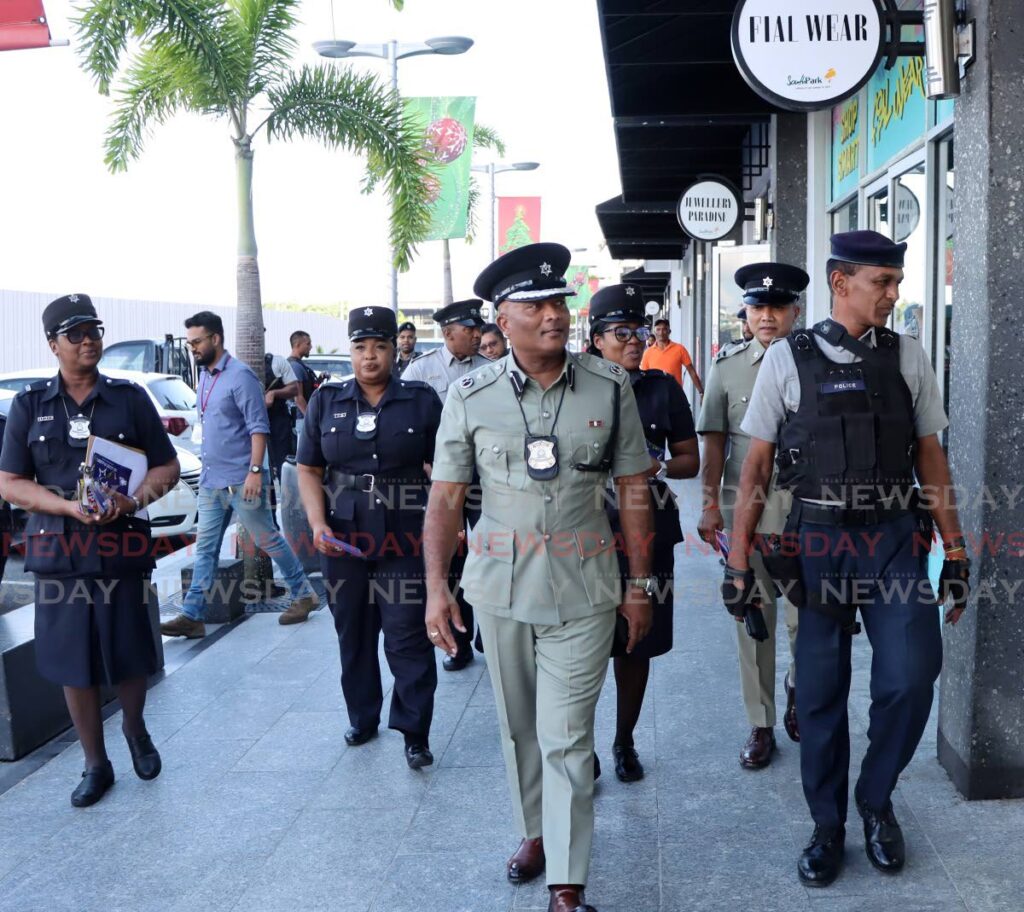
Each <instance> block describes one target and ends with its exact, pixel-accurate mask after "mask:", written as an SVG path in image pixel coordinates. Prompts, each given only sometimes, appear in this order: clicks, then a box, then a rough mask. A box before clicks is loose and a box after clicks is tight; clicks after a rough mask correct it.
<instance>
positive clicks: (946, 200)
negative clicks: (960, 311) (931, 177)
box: [935, 139, 956, 407]
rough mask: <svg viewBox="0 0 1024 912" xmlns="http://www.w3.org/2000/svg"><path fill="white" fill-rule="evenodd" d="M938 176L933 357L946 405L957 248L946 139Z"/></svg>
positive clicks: (949, 148)
mask: <svg viewBox="0 0 1024 912" xmlns="http://www.w3.org/2000/svg"><path fill="white" fill-rule="evenodd" d="M938 152H939V156H938V161H939V168H938V171H939V175H938V184H939V186H938V195H937V198H938V217H939V231H938V242H937V247H938V251H937V252H938V256H937V257H936V263H935V266H936V272H937V276H936V286H935V287H936V288H937V289H938V293H937V295H936V298H937V299H938V301H937V303H938V307H939V309H940V312H939V313H938V314H937V315H936V316H937V325H938V328H939V332H938V339H937V340H936V342H937V345H938V346H939V351H938V352H937V358H936V362H937V363H936V369H937V370H940V371H941V373H940V374H939V378H940V382H941V383H942V398H943V401H944V402H945V403H946V404H947V407H948V404H949V373H950V352H951V351H952V347H951V346H952V342H951V340H952V336H951V331H952V328H953V263H954V252H955V250H956V238H955V237H954V235H953V205H954V197H955V190H956V182H955V175H954V172H953V140H952V139H947V140H944V141H943V142H940V143H939V148H938Z"/></svg>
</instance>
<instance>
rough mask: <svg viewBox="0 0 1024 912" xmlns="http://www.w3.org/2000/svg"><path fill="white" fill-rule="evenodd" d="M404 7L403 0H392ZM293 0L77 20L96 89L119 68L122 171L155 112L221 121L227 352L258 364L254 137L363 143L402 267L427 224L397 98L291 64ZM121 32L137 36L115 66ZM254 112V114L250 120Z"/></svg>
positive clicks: (113, 140)
mask: <svg viewBox="0 0 1024 912" xmlns="http://www.w3.org/2000/svg"><path fill="white" fill-rule="evenodd" d="M389 2H390V3H391V5H392V6H394V7H395V8H396V9H401V8H402V5H403V0H389ZM299 3H300V0H146V2H140V0H94V2H90V3H88V4H87V5H85V6H84V7H82V8H81V9H80V10H79V12H80V14H81V15H80V18H78V19H77V20H76V21H75V25H76V27H77V31H78V36H79V39H80V41H81V56H82V60H83V66H84V68H85V69H86V71H87V72H88V73H89V74H90V75H91V76H92V77H93V78H94V79H95V81H96V85H97V88H98V89H99V91H100V92H101V93H103V94H104V95H107V94H110V90H111V84H112V83H113V81H114V80H115V79H116V78H117V77H118V76H119V73H120V83H119V85H118V87H117V91H116V101H115V108H114V116H113V119H112V121H111V124H110V127H109V129H108V130H107V136H106V149H105V153H106V154H105V161H106V164H107V166H108V167H109V168H110V170H111V171H113V172H117V171H124V170H125V169H126V168H127V167H128V165H129V163H130V162H131V161H133V160H135V159H137V158H139V156H140V155H141V154H142V150H143V145H144V141H145V139H146V138H147V136H148V134H149V132H150V129H151V127H152V126H153V125H154V124H162V123H164V122H165V121H166V120H167V119H168V118H170V117H171V116H172V115H174V114H176V113H178V112H180V111H188V112H191V113H194V114H202V115H205V116H209V117H215V118H218V119H220V120H224V121H227V122H228V124H229V126H230V132H231V139H232V142H233V144H234V155H235V172H236V177H237V199H238V263H237V302H238V315H237V337H236V340H235V355H236V356H237V357H238V358H240V359H241V360H242V361H244V362H245V363H247V364H248V365H249V366H250V367H252V368H253V370H254V371H256V375H257V376H258V377H262V376H263V351H264V349H263V310H262V304H261V299H260V275H259V266H258V262H257V250H256V230H255V223H254V217H253V200H252V177H253V143H254V140H255V139H256V137H257V136H258V135H260V134H261V133H262V134H263V135H264V137H265V138H266V140H267V141H270V140H272V139H284V140H288V139H292V138H294V137H299V138H303V139H314V140H318V141H320V142H322V143H324V144H326V145H328V146H331V147H337V148H342V149H346V150H348V151H352V152H355V153H357V154H360V155H363V156H365V157H366V160H367V176H366V180H365V181H364V184H363V190H364V192H369V191H370V190H372V189H373V188H374V187H375V186H376V185H377V184H378V183H382V184H383V186H384V188H385V191H386V194H387V196H388V198H389V201H390V203H391V225H390V240H391V248H392V250H393V251H394V256H395V264H396V266H398V268H400V269H407V268H408V266H409V262H410V258H411V256H412V254H413V253H414V251H415V244H416V242H417V241H418V240H419V239H420V238H422V237H423V236H424V235H425V234H426V231H427V229H428V227H429V224H430V209H429V205H428V203H427V201H426V195H425V192H424V180H425V178H426V177H428V176H429V171H428V168H429V165H428V164H426V163H425V162H424V161H423V159H422V155H421V150H420V145H421V137H420V136H419V134H418V132H417V130H416V129H415V127H414V126H413V125H411V124H408V123H407V122H406V121H405V117H404V113H403V108H402V104H401V101H400V100H399V99H398V97H397V95H396V94H395V93H393V92H392V91H391V90H390V89H386V88H384V87H383V86H382V85H381V84H380V83H379V82H378V81H377V79H376V77H373V76H360V75H357V74H355V73H353V72H351V71H350V70H346V69H342V68H336V67H333V66H332V67H329V68H328V67H326V66H316V67H310V66H303V67H301V68H300V69H298V70H293V69H292V67H291V66H290V59H291V55H292V53H293V51H294V50H295V46H296V44H295V40H294V39H293V38H292V37H291V34H290V33H291V31H292V29H293V27H294V26H295V24H296V21H297V19H296V9H297V7H298V6H299ZM129 41H131V42H132V44H133V45H137V46H138V50H137V51H135V52H134V53H132V54H131V56H130V60H129V61H128V63H127V65H126V66H125V67H124V69H123V72H121V70H122V67H121V64H122V58H123V57H125V56H127V55H128V53H129V52H128V44H129ZM254 124H255V126H254Z"/></svg>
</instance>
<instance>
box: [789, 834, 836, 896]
mask: <svg viewBox="0 0 1024 912" xmlns="http://www.w3.org/2000/svg"><path fill="white" fill-rule="evenodd" d="M845 848H846V827H844V826H837V827H822V826H816V827H815V828H814V835H813V836H811V842H810V845H808V846H807V848H806V849H804V851H803V854H802V855H801V856H800V860H799V861H798V862H797V863H796V870H797V874H799V875H800V882H801V883H803V884H804V885H805V886H808V887H827V886H828V885H829V884H830V883H832V881H834V880H835V879H836V878H837V877H838V876H839V872H840V870H841V869H842V867H843V851H844V849H845Z"/></svg>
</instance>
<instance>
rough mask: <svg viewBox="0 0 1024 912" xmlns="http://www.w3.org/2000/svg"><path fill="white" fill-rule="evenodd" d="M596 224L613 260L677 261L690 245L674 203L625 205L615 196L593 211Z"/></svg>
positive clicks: (663, 201)
mask: <svg viewBox="0 0 1024 912" xmlns="http://www.w3.org/2000/svg"><path fill="white" fill-rule="evenodd" d="M597 222H598V224H599V225H600V226H601V233H602V234H604V238H605V242H606V243H607V244H608V252H609V253H610V254H611V255H612V257H613V258H614V259H616V260H678V259H681V258H682V256H683V252H684V251H685V250H686V245H687V244H689V242H690V241H689V238H688V237H687V236H686V235H685V234H683V229H682V228H680V227H679V222H678V220H677V219H676V201H675V200H662V201H661V202H657V201H652V202H639V203H627V202H624V201H623V199H622V197H620V196H615V197H612V198H611V199H610V200H605V201H604V202H603V203H601V204H600V205H599V206H598V207H597Z"/></svg>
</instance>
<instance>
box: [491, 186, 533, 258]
mask: <svg viewBox="0 0 1024 912" xmlns="http://www.w3.org/2000/svg"><path fill="white" fill-rule="evenodd" d="M539 240H540V197H539V196H499V197H498V254H499V256H500V255H501V254H503V253H508V252H509V251H510V250H515V249H516V248H517V247H525V246H526V245H527V244H536V243H537V242H538V241H539Z"/></svg>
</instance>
